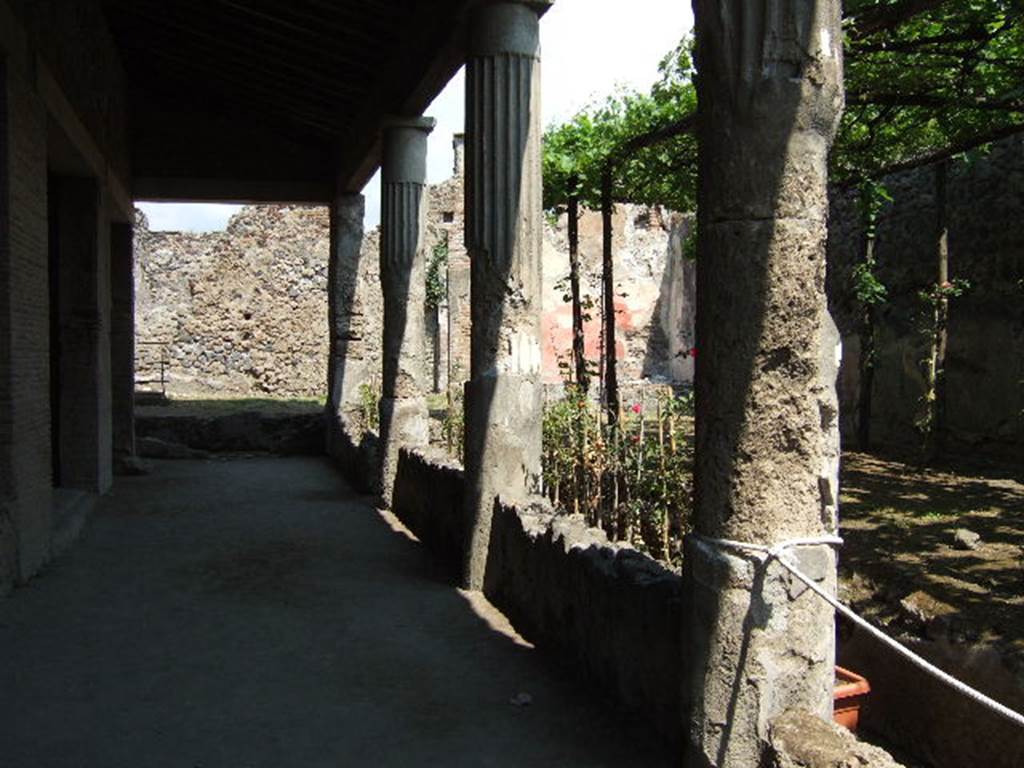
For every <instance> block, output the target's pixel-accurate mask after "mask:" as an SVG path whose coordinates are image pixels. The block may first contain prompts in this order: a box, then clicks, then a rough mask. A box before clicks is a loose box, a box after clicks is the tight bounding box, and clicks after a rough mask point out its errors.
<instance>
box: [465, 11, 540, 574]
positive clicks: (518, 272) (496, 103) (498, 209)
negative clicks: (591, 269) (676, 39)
mask: <svg viewBox="0 0 1024 768" xmlns="http://www.w3.org/2000/svg"><path fill="white" fill-rule="evenodd" d="M537 6H538V4H535V3H533V4H525V3H517V2H504V3H496V4H492V5H485V6H482V7H480V8H478V9H477V10H476V11H475V13H474V17H473V19H472V26H471V30H470V37H469V60H468V62H467V64H466V186H465V195H466V206H465V207H466V248H467V251H468V252H469V256H470V264H471V289H470V293H471V296H470V315H471V318H472V335H471V343H470V357H471V360H470V381H469V382H468V383H467V384H466V398H465V408H466V450H465V456H466V459H465V467H466V505H467V510H466V511H467V515H468V519H469V520H470V524H471V527H470V530H469V533H468V539H469V540H468V542H467V555H466V569H465V578H464V582H465V586H466V587H468V588H470V589H482V588H483V587H484V571H485V568H486V564H487V547H488V542H489V539H490V530H491V514H492V511H493V506H494V499H495V496H496V495H498V494H500V495H502V496H503V497H506V498H509V499H512V500H515V499H516V498H521V497H523V496H524V495H526V494H527V493H529V492H533V491H537V490H539V482H540V454H541V388H540V361H541V354H540V348H541V347H540V315H541V233H542V232H541V225H542V220H541V173H540V138H541V113H540V41H539V24H538V15H537V10H536V8H537Z"/></svg>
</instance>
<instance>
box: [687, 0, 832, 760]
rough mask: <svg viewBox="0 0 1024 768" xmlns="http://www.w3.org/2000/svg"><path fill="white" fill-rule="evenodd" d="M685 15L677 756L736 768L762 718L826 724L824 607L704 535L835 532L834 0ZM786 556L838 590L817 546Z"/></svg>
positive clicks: (756, 744)
mask: <svg viewBox="0 0 1024 768" xmlns="http://www.w3.org/2000/svg"><path fill="white" fill-rule="evenodd" d="M695 9H696V18H697V27H696V28H697V42H698V45H697V51H698V60H697V68H698V79H697V88H698V99H699V105H700V112H699V120H698V140H699V147H700V150H699V151H700V183H699V197H698V211H699V217H700V229H699V256H698V260H697V263H698V265H699V269H698V272H697V345H698V346H699V347H700V356H699V357H698V359H697V372H696V393H697V413H696V425H697V449H696V467H695V475H696V476H695V483H696V508H695V511H694V521H693V522H694V528H695V530H696V532H697V534H698V536H696V537H690V538H689V539H688V542H687V547H686V553H685V557H684V559H683V563H684V583H685V585H686V587H685V588H686V590H687V605H688V606H689V615H688V616H687V617H686V621H685V624H684V629H683V631H684V635H685V637H686V640H685V643H686V644H685V645H684V650H683V653H684V654H685V663H686V669H687V673H688V682H687V686H686V692H687V694H688V703H689V716H688V721H687V727H688V752H689V754H688V755H687V758H688V760H687V761H685V762H686V764H687V765H692V766H710V765H714V766H722V767H725V766H736V767H739V766H743V767H744V768H746V767H748V766H755V765H760V764H761V759H760V758H761V751H762V748H763V740H764V738H765V737H766V736H767V725H768V722H769V720H770V719H771V718H773V717H774V716H775V715H777V714H779V713H781V712H783V711H785V710H788V709H791V708H801V709H805V710H810V711H812V712H814V713H817V714H818V715H820V716H821V717H830V715H831V704H832V681H833V660H834V636H833V628H834V620H833V611H832V609H831V608H830V607H829V606H828V605H827V604H825V603H824V601H822V600H821V599H819V598H818V597H817V596H815V595H814V594H813V593H811V592H810V591H809V590H807V589H806V588H804V587H803V586H802V585H801V584H800V583H799V582H797V581H794V580H793V579H792V578H791V577H790V576H789V575H788V574H787V572H786V571H785V570H784V569H783V568H782V567H781V566H780V565H779V564H778V563H777V562H769V564H768V565H767V566H766V567H764V566H761V565H760V564H759V561H758V560H757V559H756V558H754V557H753V556H750V555H749V554H747V553H743V552H739V551H731V550H727V549H724V548H722V547H721V546H718V545H716V544H714V543H711V542H709V541H708V540H707V539H708V538H712V537H713V538H718V539H733V540H739V541H743V542H752V543H757V544H775V543H778V542H780V541H783V540H786V539H790V538H794V537H817V536H822V535H825V534H834V533H835V531H836V527H837V510H836V504H837V470H838V448H839V444H838V429H837V404H836V395H835V386H834V384H835V375H836V372H837V362H838V361H837V355H838V334H837V332H836V329H835V326H834V325H833V323H832V321H831V318H830V317H829V314H828V311H827V306H826V299H825V238H826V216H827V212H828V201H827V187H826V182H827V179H826V175H827V171H826V169H827V158H828V151H829V146H830V144H831V142H832V138H833V135H834V132H835V129H836V126H837V123H838V120H839V116H840V114H841V111H842V104H843V92H842V61H841V56H842V49H841V45H842V32H841V30H840V0H817V2H808V3H802V2H797V3H775V2H768V1H767V0H756V1H755V2H751V1H750V0H697V1H696V2H695ZM701 536H703V537H705V538H703V539H702V538H701ZM791 557H792V559H793V560H794V561H795V562H797V563H798V565H799V566H800V567H801V568H802V569H803V570H804V571H805V572H806V573H808V574H809V575H811V576H812V577H813V578H815V579H817V580H819V581H820V583H821V584H822V586H823V587H824V588H825V589H827V590H829V591H833V590H834V589H835V585H836V556H835V552H834V551H833V549H832V548H831V547H830V546H827V545H820V546H807V547H800V548H796V549H793V550H792V552H791Z"/></svg>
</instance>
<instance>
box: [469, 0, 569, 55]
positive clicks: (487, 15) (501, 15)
mask: <svg viewBox="0 0 1024 768" xmlns="http://www.w3.org/2000/svg"><path fill="white" fill-rule="evenodd" d="M550 6H551V2H525V1H524V0H504V1H503V2H499V3H488V4H486V5H481V6H479V7H478V8H477V9H476V11H475V12H474V13H473V19H472V23H471V25H470V30H469V56H470V58H473V57H477V56H495V55H498V54H501V53H513V54H518V55H520V56H533V57H534V58H540V23H539V22H540V17H541V15H543V13H544V12H545V11H546V10H547V9H548V8H549V7H550Z"/></svg>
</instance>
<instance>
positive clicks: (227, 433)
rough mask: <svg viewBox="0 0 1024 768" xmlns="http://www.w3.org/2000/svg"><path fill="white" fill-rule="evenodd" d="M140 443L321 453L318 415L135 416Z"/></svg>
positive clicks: (216, 449) (217, 449) (251, 412)
mask: <svg viewBox="0 0 1024 768" xmlns="http://www.w3.org/2000/svg"><path fill="white" fill-rule="evenodd" d="M135 434H136V437H137V438H138V439H139V440H140V441H145V440H146V439H148V438H155V439H156V440H158V441H162V442H163V443H169V444H172V445H180V446H186V447H188V448H191V449H196V450H200V451H212V452H235V451H244V452H248V451H254V452H260V453H274V454H278V455H282V456H296V455H298V456H316V455H322V454H323V452H324V416H323V414H322V413H319V412H315V413H302V414H287V413H264V412H262V411H260V410H258V409H252V410H243V411H236V412H233V413H225V414H217V415H211V416H199V415H195V414H183V415H167V414H160V415H154V416H147V415H145V413H144V409H142V412H140V413H137V414H136V416H135Z"/></svg>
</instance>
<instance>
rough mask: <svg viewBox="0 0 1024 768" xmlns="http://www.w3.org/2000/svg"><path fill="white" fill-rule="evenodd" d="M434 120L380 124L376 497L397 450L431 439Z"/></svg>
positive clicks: (387, 495)
mask: <svg viewBox="0 0 1024 768" xmlns="http://www.w3.org/2000/svg"><path fill="white" fill-rule="evenodd" d="M433 128H434V120H433V119H432V118H415V119H410V120H394V121H391V122H389V123H388V124H387V125H386V126H385V127H384V136H383V160H382V162H381V238H380V279H381V286H382V288H383V292H384V340H383V345H382V350H383V360H382V370H383V380H382V382H381V398H380V483H381V497H382V499H383V501H384V504H385V505H386V506H390V504H391V494H392V491H393V489H394V481H395V474H396V473H397V471H398V452H399V449H401V448H403V447H414V446H425V445H427V444H429V442H430V415H429V413H428V412H427V400H426V393H427V392H428V391H429V389H430V385H429V377H428V370H427V364H426V362H427V361H426V351H427V346H426V328H425V325H426V322H425V321H426V317H425V312H426V288H427V284H426V254H425V249H426V245H425V238H424V231H425V227H426V199H425V197H424V185H425V184H426V180H427V136H428V135H429V134H430V131H431V130H433Z"/></svg>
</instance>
